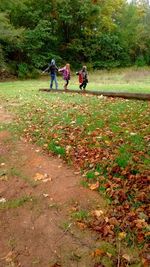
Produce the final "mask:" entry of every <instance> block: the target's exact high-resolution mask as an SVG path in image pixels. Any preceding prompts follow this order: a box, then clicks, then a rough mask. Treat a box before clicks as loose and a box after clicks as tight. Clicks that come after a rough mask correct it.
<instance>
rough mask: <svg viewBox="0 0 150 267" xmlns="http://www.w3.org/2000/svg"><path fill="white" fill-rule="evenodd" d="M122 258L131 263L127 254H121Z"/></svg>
mask: <svg viewBox="0 0 150 267" xmlns="http://www.w3.org/2000/svg"><path fill="white" fill-rule="evenodd" d="M122 258H124V259H125V260H127V261H128V262H130V261H131V257H130V256H129V255H128V254H123V255H122Z"/></svg>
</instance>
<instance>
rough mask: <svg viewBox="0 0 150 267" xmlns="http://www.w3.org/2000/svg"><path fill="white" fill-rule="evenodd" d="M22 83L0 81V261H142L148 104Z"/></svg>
mask: <svg viewBox="0 0 150 267" xmlns="http://www.w3.org/2000/svg"><path fill="white" fill-rule="evenodd" d="M28 85H29V83H28V84H26V83H25V82H24V83H22V87H20V88H18V87H17V82H14V84H9V83H7V84H6V85H5V86H4V85H3V86H2V87H1V118H2V119H1V132H0V142H1V159H0V160H1V173H0V184H1V191H0V194H1V195H0V201H1V203H0V207H1V215H2V220H1V224H2V225H1V229H2V234H1V236H2V240H1V241H2V243H3V244H2V246H1V247H2V249H1V258H0V263H1V266H3V267H5V266H25V267H27V266H28V267H30V266H41V267H45V266H64V267H67V266H68V267H70V266H82V267H84V266H85V267H86V266H87V267H88V266H91V267H94V266H95V267H96V266H97V267H98V266H106V267H107V266H108V267H109V266H112V267H113V266H117V267H119V266H122V267H124V266H139V267H140V266H149V260H150V259H149V255H148V249H149V248H148V244H149V237H150V228H149V225H148V218H149V210H148V207H149V205H148V204H149V181H150V153H149V152H150V129H149V125H150V109H149V108H150V103H149V102H148V101H136V100H123V99H117V98H116V99H112V98H106V97H102V96H100V97H94V96H89V95H84V96H81V95H75V94H70V95H69V94H67V95H66V94H61V95H60V94H59V95H58V94H55V93H41V92H39V91H38V89H37V88H36V87H34V86H35V84H34V86H33V85H32V87H30V86H28ZM53 156H54V157H53ZM67 166H68V167H67Z"/></svg>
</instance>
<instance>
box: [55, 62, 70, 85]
mask: <svg viewBox="0 0 150 267" xmlns="http://www.w3.org/2000/svg"><path fill="white" fill-rule="evenodd" d="M58 71H59V72H61V73H62V75H63V78H64V80H65V84H64V89H65V90H67V86H68V84H69V80H70V64H68V63H67V64H66V66H64V67H63V68H61V69H59V70H58Z"/></svg>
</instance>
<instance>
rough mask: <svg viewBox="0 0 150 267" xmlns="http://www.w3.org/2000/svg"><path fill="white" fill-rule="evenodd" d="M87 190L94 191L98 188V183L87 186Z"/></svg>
mask: <svg viewBox="0 0 150 267" xmlns="http://www.w3.org/2000/svg"><path fill="white" fill-rule="evenodd" d="M89 188H90V189H91V190H95V189H97V188H99V182H98V181H97V182H96V183H95V184H89Z"/></svg>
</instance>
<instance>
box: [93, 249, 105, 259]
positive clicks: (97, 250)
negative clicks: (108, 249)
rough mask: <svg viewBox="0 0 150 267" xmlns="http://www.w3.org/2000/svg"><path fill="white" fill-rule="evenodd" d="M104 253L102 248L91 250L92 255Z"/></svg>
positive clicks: (96, 255)
mask: <svg viewBox="0 0 150 267" xmlns="http://www.w3.org/2000/svg"><path fill="white" fill-rule="evenodd" d="M104 254H105V251H104V250H103V249H99V248H97V249H95V250H94V251H93V252H92V257H94V258H95V257H98V256H102V255H104Z"/></svg>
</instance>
